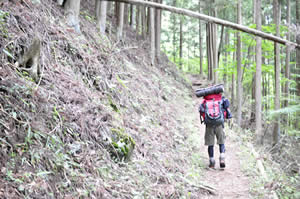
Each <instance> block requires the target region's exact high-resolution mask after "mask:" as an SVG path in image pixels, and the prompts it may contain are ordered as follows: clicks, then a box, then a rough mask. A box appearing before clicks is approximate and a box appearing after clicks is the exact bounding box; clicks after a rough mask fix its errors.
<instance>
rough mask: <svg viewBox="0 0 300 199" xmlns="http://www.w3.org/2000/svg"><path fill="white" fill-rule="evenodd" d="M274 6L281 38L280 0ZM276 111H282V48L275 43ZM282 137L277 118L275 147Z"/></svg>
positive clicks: (277, 33)
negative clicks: (280, 136)
mask: <svg viewBox="0 0 300 199" xmlns="http://www.w3.org/2000/svg"><path fill="white" fill-rule="evenodd" d="M273 6H274V19H275V24H276V36H277V37H280V18H281V9H280V4H279V0H273ZM274 53H275V110H279V109H280V46H279V44H278V43H276V42H275V48H274ZM279 135H280V117H278V118H276V122H275V126H274V131H273V145H276V144H277V143H278V141H279Z"/></svg>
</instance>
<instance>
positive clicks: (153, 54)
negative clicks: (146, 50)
mask: <svg viewBox="0 0 300 199" xmlns="http://www.w3.org/2000/svg"><path fill="white" fill-rule="evenodd" d="M149 15H150V46H151V47H150V51H151V65H154V62H155V30H154V8H149Z"/></svg>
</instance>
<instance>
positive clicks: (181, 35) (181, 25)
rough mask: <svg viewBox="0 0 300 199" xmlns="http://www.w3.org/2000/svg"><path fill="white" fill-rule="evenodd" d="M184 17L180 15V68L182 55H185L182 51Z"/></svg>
mask: <svg viewBox="0 0 300 199" xmlns="http://www.w3.org/2000/svg"><path fill="white" fill-rule="evenodd" d="M182 27H183V19H182V16H181V17H180V28H179V31H180V40H179V58H180V61H179V65H180V68H182V58H183V57H182V56H183V53H182V50H183V29H182Z"/></svg>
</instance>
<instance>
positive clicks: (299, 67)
mask: <svg viewBox="0 0 300 199" xmlns="http://www.w3.org/2000/svg"><path fill="white" fill-rule="evenodd" d="M296 25H297V27H300V0H296ZM296 42H297V44H298V45H299V44H300V32H299V31H298V32H297V33H296ZM296 75H297V76H296V82H297V90H298V91H297V96H298V97H299V96H300V49H299V48H297V49H296ZM299 120H300V111H298V112H297V113H296V121H295V128H296V129H299V128H300V121H299Z"/></svg>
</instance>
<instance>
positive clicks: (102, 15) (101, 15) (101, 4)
mask: <svg viewBox="0 0 300 199" xmlns="http://www.w3.org/2000/svg"><path fill="white" fill-rule="evenodd" d="M96 1H97V4H96V9H97V11H96V13H97V14H96V16H97V27H98V28H99V30H100V33H101V34H105V30H106V13H107V1H99V0H96Z"/></svg>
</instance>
